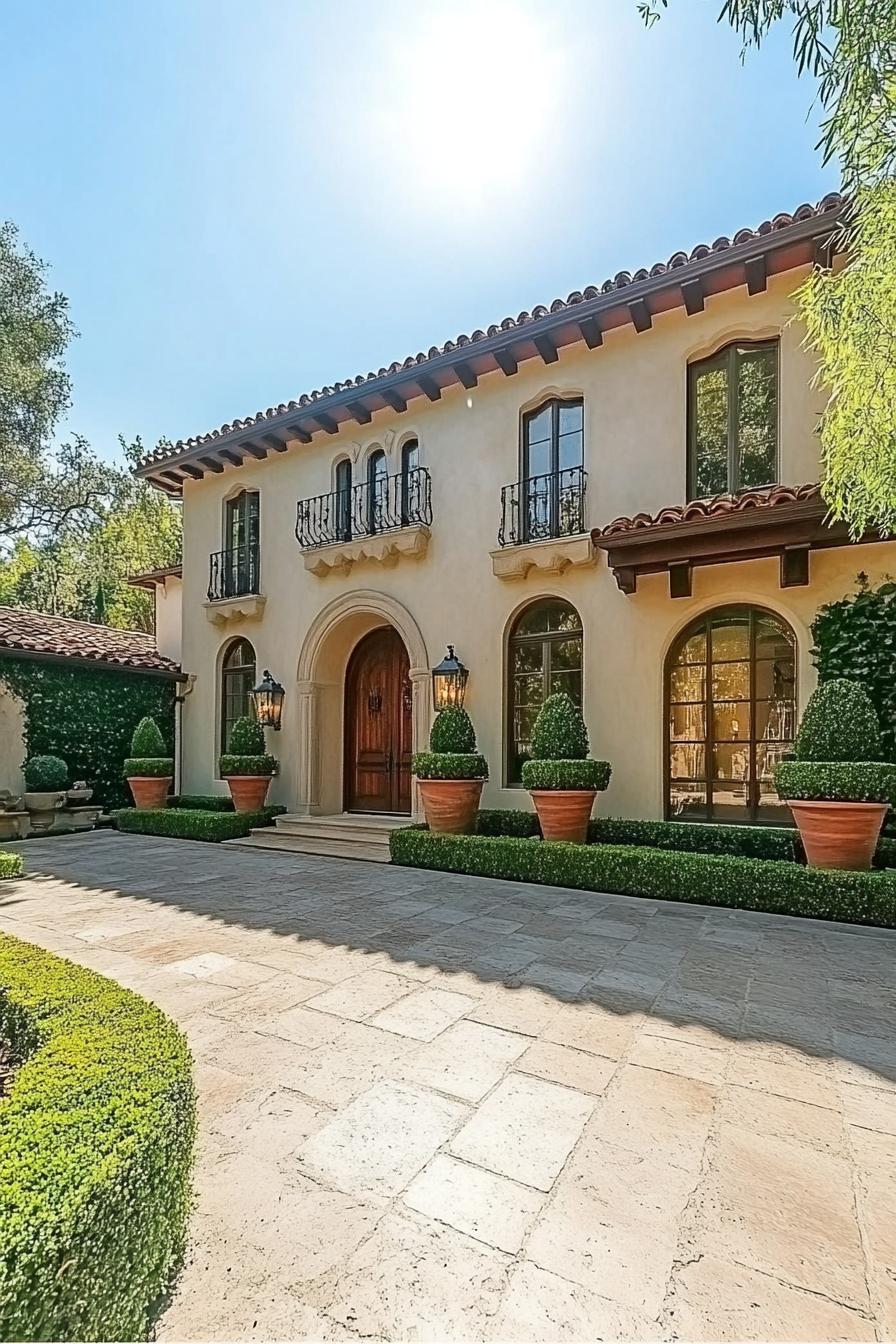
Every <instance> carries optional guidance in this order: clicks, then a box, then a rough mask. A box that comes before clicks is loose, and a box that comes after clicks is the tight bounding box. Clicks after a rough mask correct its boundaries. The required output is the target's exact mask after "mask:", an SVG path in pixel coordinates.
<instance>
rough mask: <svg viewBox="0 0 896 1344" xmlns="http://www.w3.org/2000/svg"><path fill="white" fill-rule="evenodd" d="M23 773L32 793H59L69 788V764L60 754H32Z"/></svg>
mask: <svg viewBox="0 0 896 1344" xmlns="http://www.w3.org/2000/svg"><path fill="white" fill-rule="evenodd" d="M22 773H23V775H24V776H25V784H26V786H27V788H28V791H29V792H30V793H58V792H60V791H61V790H62V789H66V788H68V766H67V765H66V763H65V761H63V760H62V759H61V757H59V756H32V757H31V759H30V760H28V761H26V762H25V766H24V769H23V771H22Z"/></svg>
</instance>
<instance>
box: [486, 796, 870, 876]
mask: <svg viewBox="0 0 896 1344" xmlns="http://www.w3.org/2000/svg"><path fill="white" fill-rule="evenodd" d="M476 834H477V835H517V836H523V837H525V836H529V835H540V834H541V830H540V828H539V825H538V817H537V816H536V814H535V813H534V812H523V811H522V810H520V811H516V810H513V809H511V808H507V809H501V808H483V809H482V811H481V812H479V813H478V815H477V818H476ZM588 841H589V843H590V844H604V845H649V846H650V847H651V848H652V849H675V850H681V851H682V852H684V853H686V854H731V855H740V856H741V857H742V858H746V859H785V860H789V861H795V862H796V863H803V862H804V861H805V855H804V853H803V844H802V841H801V840H800V834H799V831H797V830H796V829H795V828H794V829H791V828H789V827H787V826H724V825H721V824H719V823H717V822H695V821H637V820H629V819H628V818H622V817H596V818H594V820H592V821H590V822H589V823H588ZM874 862H875V866H876V867H878V868H896V838H894V837H892V836H888V835H884V836H882V837H881V839H880V841H879V842H878V846H877V853H876V854H875V856H874Z"/></svg>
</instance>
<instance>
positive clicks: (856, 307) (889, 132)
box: [638, 0, 896, 537]
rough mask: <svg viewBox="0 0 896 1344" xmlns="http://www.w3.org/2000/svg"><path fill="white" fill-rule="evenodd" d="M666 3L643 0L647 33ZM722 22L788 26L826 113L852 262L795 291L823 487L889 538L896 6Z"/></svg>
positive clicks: (806, 4) (833, 2) (731, 10)
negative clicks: (812, 387) (812, 359)
mask: <svg viewBox="0 0 896 1344" xmlns="http://www.w3.org/2000/svg"><path fill="white" fill-rule="evenodd" d="M668 5H669V0H641V3H639V4H638V10H639V12H640V13H641V15H642V17H643V19H644V20H645V22H646V23H647V24H648V26H650V25H651V24H653V23H654V22H655V21H656V20H657V19H658V18H659V17H660V13H661V11H662V10H663V9H666V8H668ZM719 22H723V23H728V24H729V25H730V26H731V27H732V28H733V29H734V30H735V31H736V32H737V33H738V34H739V36H740V37H741V38H742V39H743V43H744V51H745V52H746V51H747V50H748V49H749V48H750V47H759V46H761V45H762V42H763V41H764V40H765V38H766V37H767V36H768V34H769V33H770V32H771V30H772V29H773V28H775V27H776V25H778V24H780V23H789V24H790V25H791V30H792V33H793V55H794V61H795V63H796V66H797V69H798V70H799V72H800V73H804V72H805V73H808V74H809V75H811V76H812V77H813V78H814V79H815V80H816V84H817V93H818V100H819V102H820V104H821V107H822V108H823V110H824V118H823V121H822V126H821V139H820V141H819V148H820V149H821V151H822V154H823V157H824V161H825V162H826V163H827V162H830V161H832V160H834V159H838V160H839V162H840V165H841V168H842V173H843V181H844V185H845V187H846V189H847V191H849V192H850V193H851V195H852V209H851V215H850V219H849V222H848V225H847V233H848V236H847V238H846V242H847V245H848V261H847V263H846V265H845V266H844V267H842V268H841V269H839V270H836V271H825V270H816V271H815V272H814V273H813V274H812V275H811V277H810V278H809V279H808V280H807V281H806V283H805V284H804V285H803V286H802V287H801V289H800V290H799V291H798V294H797V304H798V310H799V312H800V315H801V317H802V319H803V321H804V323H805V325H806V329H807V344H808V346H809V348H810V349H811V350H813V351H814V353H815V354H816V355H817V357H818V361H819V371H818V378H819V382H820V384H821V385H822V386H824V387H826V388H827V389H829V391H830V393H831V400H830V404H829V406H828V409H827V412H826V413H825V415H824V417H823V418H822V422H821V425H820V431H819V432H820V438H821V450H822V463H823V472H822V491H823V494H824V497H825V500H826V501H827V502H828V504H829V505H830V506H831V511H832V514H833V516H834V517H835V518H839V519H843V520H845V521H846V522H848V523H849V526H850V530H851V532H852V535H853V536H854V537H859V536H861V535H862V533H863V532H865V531H866V530H867V529H868V528H870V527H872V526H875V527H877V528H879V529H880V531H881V532H883V533H884V534H886V535H893V534H896V429H894V426H896V184H894V177H896V0H724V3H723V4H722V9H721V12H720V14H719Z"/></svg>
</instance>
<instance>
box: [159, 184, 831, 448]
mask: <svg viewBox="0 0 896 1344" xmlns="http://www.w3.org/2000/svg"><path fill="white" fill-rule="evenodd" d="M844 205H845V199H844V197H842V196H841V195H840V193H839V192H830V193H829V194H828V195H827V196H825V197H823V199H822V200H820V201H819V202H818V204H817V205H810V204H808V203H806V204H804V205H800V206H799V207H798V208H797V209H796V210H795V211H794V212H793V214H786V213H785V214H780V215H775V217H774V219H771V220H768V219H767V220H765V221H763V223H761V224H759V225H758V226H757V227H756V228H755V229H739V230H738V232H737V233H736V234H735V235H734V238H733V239H731V238H726V237H724V236H723V237H721V238H717V239H716V240H715V242H714V243H712V245H708V244H706V243H699V244H698V245H697V246H696V247H694V248H692V249H691V251H690V252H689V253H686V252H674V253H673V254H672V256H671V257H670V258H669V260H668V261H665V262H662V261H658V262H656V263H655V264H654V265H653V266H651V267H650V268H649V269H641V270H639V271H636V272H635V273H634V275H633V274H631V272H629V271H619V272H618V273H617V274H616V275H615V276H613V277H612V278H611V279H608V280H605V281H604V282H603V284H602V285H589V286H588V287H587V288H586V289H584V290H582V291H579V290H575V291H574V292H573V293H572V294H569V295H568V296H567V297H566V298H565V299H559V298H558V299H554V300H553V301H552V302H551V304H550V305H549V306H545V305H544V304H538V305H537V306H536V307H535V308H533V309H532V311H531V312H527V311H526V310H523V312H521V313H519V314H518V316H517V317H505V318H503V319H502V320H501V321H500V322H498V323H493V324H492V325H491V326H489V327H488V329H487V330H486V331H481V330H477V331H474V332H473V334H472V335H471V336H466V335H463V334H462V335H460V336H458V337H457V338H456V339H455V340H454V341H446V342H445V344H444V345H442V346H436V345H434V346H431V347H430V349H429V350H428V351H427V352H426V353H425V354H424V353H423V352H422V351H421V352H420V353H418V354H416V355H408V356H407V358H406V359H404V360H403V361H397V360H396V361H394V362H393V363H392V364H390V365H389V366H388V368H381V369H378V370H377V371H376V372H375V373H374V372H372V371H371V372H370V373H367V374H358V375H357V376H356V377H354V378H349V379H347V380H346V381H345V382H340V383H335V384H334V385H333V387H323V388H318V389H316V390H315V391H313V392H303V393H302V394H301V396H299V397H298V398H297V399H296V400H294V401H289V402H283V403H281V404H280V405H279V406H269V407H268V408H267V410H266V411H256V412H255V414H254V415H249V416H247V417H246V418H245V419H243V420H239V419H237V420H234V421H233V422H232V423H231V424H224V425H221V427H220V428H219V429H213V430H211V431H210V432H209V433H207V434H198V435H194V436H193V437H192V438H189V439H179V440H178V441H177V443H173V444H167V445H161V446H159V447H157V448H155V449H154V450H153V451H152V452H149V453H147V454H146V455H145V456H144V457H142V458H141V460H140V463H139V467H140V468H144V467H151V466H153V465H154V464H158V463H161V462H167V461H169V460H171V459H172V458H177V457H180V456H181V455H182V454H184V453H187V452H189V451H190V450H191V449H195V448H201V447H203V446H204V445H208V444H214V442H215V440H217V439H220V438H222V437H224V436H225V435H227V434H231V433H233V432H234V431H235V430H245V429H251V428H252V427H253V426H254V425H257V424H260V423H262V422H263V421H265V420H273V419H275V418H276V417H277V416H280V415H285V414H286V413H287V412H288V411H295V410H302V409H303V408H305V407H307V406H313V405H314V404H315V403H316V402H318V401H321V400H324V399H326V398H327V397H329V396H332V395H333V393H334V392H339V391H344V390H347V389H348V388H352V387H362V386H363V385H364V384H366V383H374V382H376V381H377V379H379V378H385V377H388V376H389V375H390V374H396V373H400V372H401V371H402V369H412V368H415V367H416V366H417V365H419V364H425V363H427V361H428V360H431V359H436V358H438V357H439V356H440V355H443V354H445V353H448V352H450V351H452V350H455V349H457V348H458V347H459V346H469V345H475V344H476V342H477V341H483V340H487V339H489V338H490V337H492V336H496V335H498V334H499V332H502V331H514V330H517V329H518V328H520V327H525V326H527V325H528V324H529V323H531V322H536V321H538V319H539V318H542V317H547V316H548V314H549V313H557V312H562V311H563V310H564V309H567V308H571V307H573V306H575V305H576V304H578V303H583V302H586V301H588V300H590V299H595V298H598V297H599V295H601V294H609V293H610V292H611V291H613V290H617V289H624V288H626V286H628V285H631V284H634V283H637V282H638V281H640V280H645V279H648V278H654V277H659V276H662V275H665V274H666V273H667V271H671V270H677V269H678V268H680V267H683V266H688V265H690V264H691V263H692V262H696V261H702V260H703V259H704V258H705V257H708V256H710V255H711V254H712V253H713V252H724V251H727V250H728V249H729V248H730V247H732V246H735V245H739V244H741V243H746V242H750V241H751V240H753V239H758V238H761V237H764V236H766V235H767V234H770V233H775V232H777V231H778V230H780V229H786V228H787V227H788V226H789V225H791V224H796V223H798V222H800V221H802V220H806V219H812V218H813V217H815V216H817V215H825V214H830V213H833V212H835V211H837V210H840V209H841V208H842V207H843V206H844Z"/></svg>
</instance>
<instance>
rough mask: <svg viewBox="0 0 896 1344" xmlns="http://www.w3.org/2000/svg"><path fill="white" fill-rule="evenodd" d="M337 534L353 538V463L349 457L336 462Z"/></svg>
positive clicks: (343, 538) (343, 537) (340, 539)
mask: <svg viewBox="0 0 896 1344" xmlns="http://www.w3.org/2000/svg"><path fill="white" fill-rule="evenodd" d="M335 485H336V501H335V502H336V536H337V539H338V540H339V541H351V539H352V464H351V462H350V460H349V459H348V458H347V457H344V458H343V459H342V461H341V462H337V463H336V480H335Z"/></svg>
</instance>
